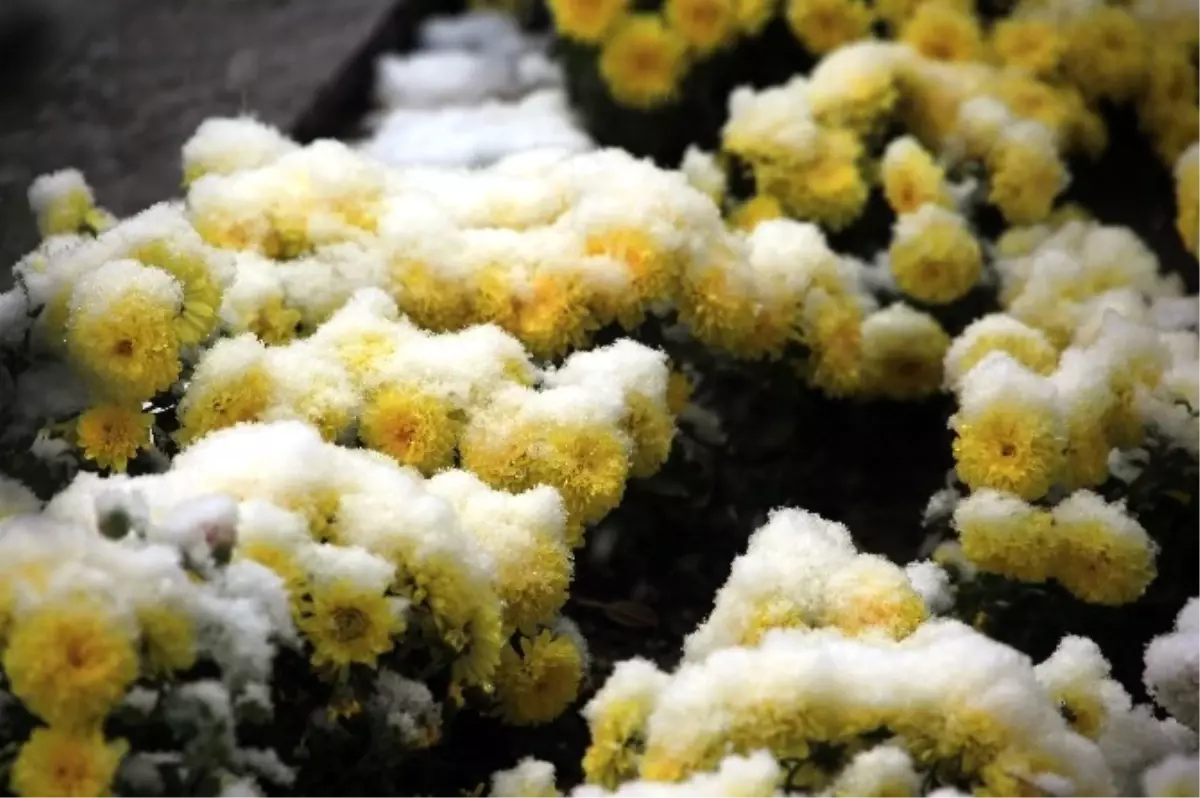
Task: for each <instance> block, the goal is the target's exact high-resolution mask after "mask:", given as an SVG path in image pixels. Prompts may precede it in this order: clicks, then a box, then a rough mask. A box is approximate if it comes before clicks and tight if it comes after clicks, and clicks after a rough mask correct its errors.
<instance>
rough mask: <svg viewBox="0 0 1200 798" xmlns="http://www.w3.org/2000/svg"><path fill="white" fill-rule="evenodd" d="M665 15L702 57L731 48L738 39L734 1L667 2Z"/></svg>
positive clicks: (685, 0)
mask: <svg viewBox="0 0 1200 798" xmlns="http://www.w3.org/2000/svg"><path fill="white" fill-rule="evenodd" d="M663 14H664V16H666V18H667V22H668V23H669V24H670V26H671V28H672V29H674V30H675V31H676V32H678V33H679V35H680V36H681V37H683V40H684V41H685V42H687V45H688V47H690V48H691V49H692V50H694V51H695V52H696V53H698V54H699V55H701V56H704V55H708V54H709V53H712V52H714V51H716V50H720V49H721V48H723V47H727V46H728V45H730V44H732V43H733V41H734V40H735V39H736V38H737V28H738V25H737V7H736V4H735V2H734V0H667V3H666V5H665V6H664V8H663Z"/></svg>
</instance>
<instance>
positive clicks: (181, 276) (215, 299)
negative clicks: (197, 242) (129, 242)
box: [133, 241, 224, 346]
mask: <svg viewBox="0 0 1200 798" xmlns="http://www.w3.org/2000/svg"><path fill="white" fill-rule="evenodd" d="M133 257H135V258H137V259H138V260H139V261H141V262H142V263H145V264H147V265H148V266H157V267H158V268H160V269H162V270H163V271H165V272H167V273H168V274H170V275H171V276H172V277H174V278H175V279H176V280H177V281H178V282H179V284H180V286H182V287H183V306H182V307H181V308H180V311H179V316H178V317H177V318H176V320H175V332H176V334H177V335H178V336H179V342H180V343H181V344H184V345H185V346H186V345H188V344H197V343H200V342H201V341H203V340H204V339H205V338H207V337H208V335H209V333H211V332H212V331H213V330H214V329H216V326H217V321H218V318H217V311H218V310H219V309H220V307H221V297H222V295H223V294H224V290H223V289H222V288H221V284H220V283H218V282H217V281H216V280H215V279H214V277H213V274H212V271H211V270H210V269H209V267H208V264H206V263H205V262H204V261H203V260H202V259H201V258H200V257H199V256H198V255H196V254H194V253H186V252H181V251H179V250H178V249H175V248H173V247H172V246H171V244H170V242H167V241H156V242H153V243H150V244H144V245H142V246H140V247H138V248H137V249H136V250H135V251H134V253H133Z"/></svg>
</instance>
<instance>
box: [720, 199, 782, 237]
mask: <svg viewBox="0 0 1200 798" xmlns="http://www.w3.org/2000/svg"><path fill="white" fill-rule="evenodd" d="M784 215H785V214H784V212H783V204H782V203H780V201H779V200H777V199H775V198H774V197H772V196H771V195H769V194H755V195H754V196H753V197H751V198H750V199H748V200H746V201H745V202H743V203H741V204H740V205H738V206H737V207H736V208H734V209H733V211H732V212H731V213H730V214H729V225H730V226H731V227H735V228H737V229H738V230H741V231H742V232H744V233H751V232H753V231H754V228H756V227H758V226H759V224H761V223H762V222H766V221H769V220H771V219H782V218H783V217H784Z"/></svg>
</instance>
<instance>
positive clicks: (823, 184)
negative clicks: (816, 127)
mask: <svg viewBox="0 0 1200 798" xmlns="http://www.w3.org/2000/svg"><path fill="white" fill-rule="evenodd" d="M862 155H863V145H862V141H861V140H859V138H858V136H856V135H855V134H854V133H852V132H851V131H849V130H839V129H828V128H827V129H823V130H822V132H821V134H820V135H819V137H818V138H817V142H816V144H815V146H814V148H813V151H812V152H809V153H804V156H805V157H804V159H803V160H800V161H797V160H793V159H792V158H780V159H772V160H763V161H759V162H756V163H754V164H753V166H754V182H755V185H756V186H757V188H758V190H759V191H760V192H761V193H764V194H770V195H771V196H774V197H778V198H779V199H780V201H782V202H783V205H784V207H785V208H786V209H787V210H788V212H789V213H790V214H791V215H792V216H794V217H796V218H797V219H804V220H810V221H813V222H816V223H817V224H820V225H822V226H824V227H827V228H829V229H831V230H840V229H842V228H844V227H846V226H847V225H849V224H851V223H852V222H853V221H854V220H855V219H857V218H858V217H859V215H860V214H861V213H862V210H863V207H864V206H865V205H866V203H867V198H868V195H869V194H870V189H869V187H868V186H867V181H866V180H865V179H864V178H863V173H862V165H861V159H862Z"/></svg>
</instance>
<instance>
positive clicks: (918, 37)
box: [900, 0, 983, 61]
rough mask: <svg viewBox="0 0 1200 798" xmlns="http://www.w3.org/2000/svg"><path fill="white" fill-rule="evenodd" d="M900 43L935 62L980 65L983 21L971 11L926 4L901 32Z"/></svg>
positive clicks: (935, 0) (930, 1) (933, 0)
mask: <svg viewBox="0 0 1200 798" xmlns="http://www.w3.org/2000/svg"><path fill="white" fill-rule="evenodd" d="M900 40H901V41H903V42H904V43H905V44H907V45H909V46H910V47H912V48H913V49H914V50H916V51H917V52H918V53H920V54H921V55H923V56H925V57H926V58H932V59H933V60H935V61H978V60H979V58H980V56H981V55H982V53H983V33H982V31H981V30H980V29H979V21H978V20H977V19H975V16H974V15H973V14H971V13H970V12H969V11H965V10H963V9H960V8H958V7H956V6H955V5H953V4H951V3H946V2H940V0H926V2H924V3H922V4H921V5H920V6H918V7H917V10H916V12H915V13H914V14H913V15H912V16H911V17H909V19H908V21H907V22H905V24H904V26H903V27H902V28H901V29H900Z"/></svg>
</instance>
